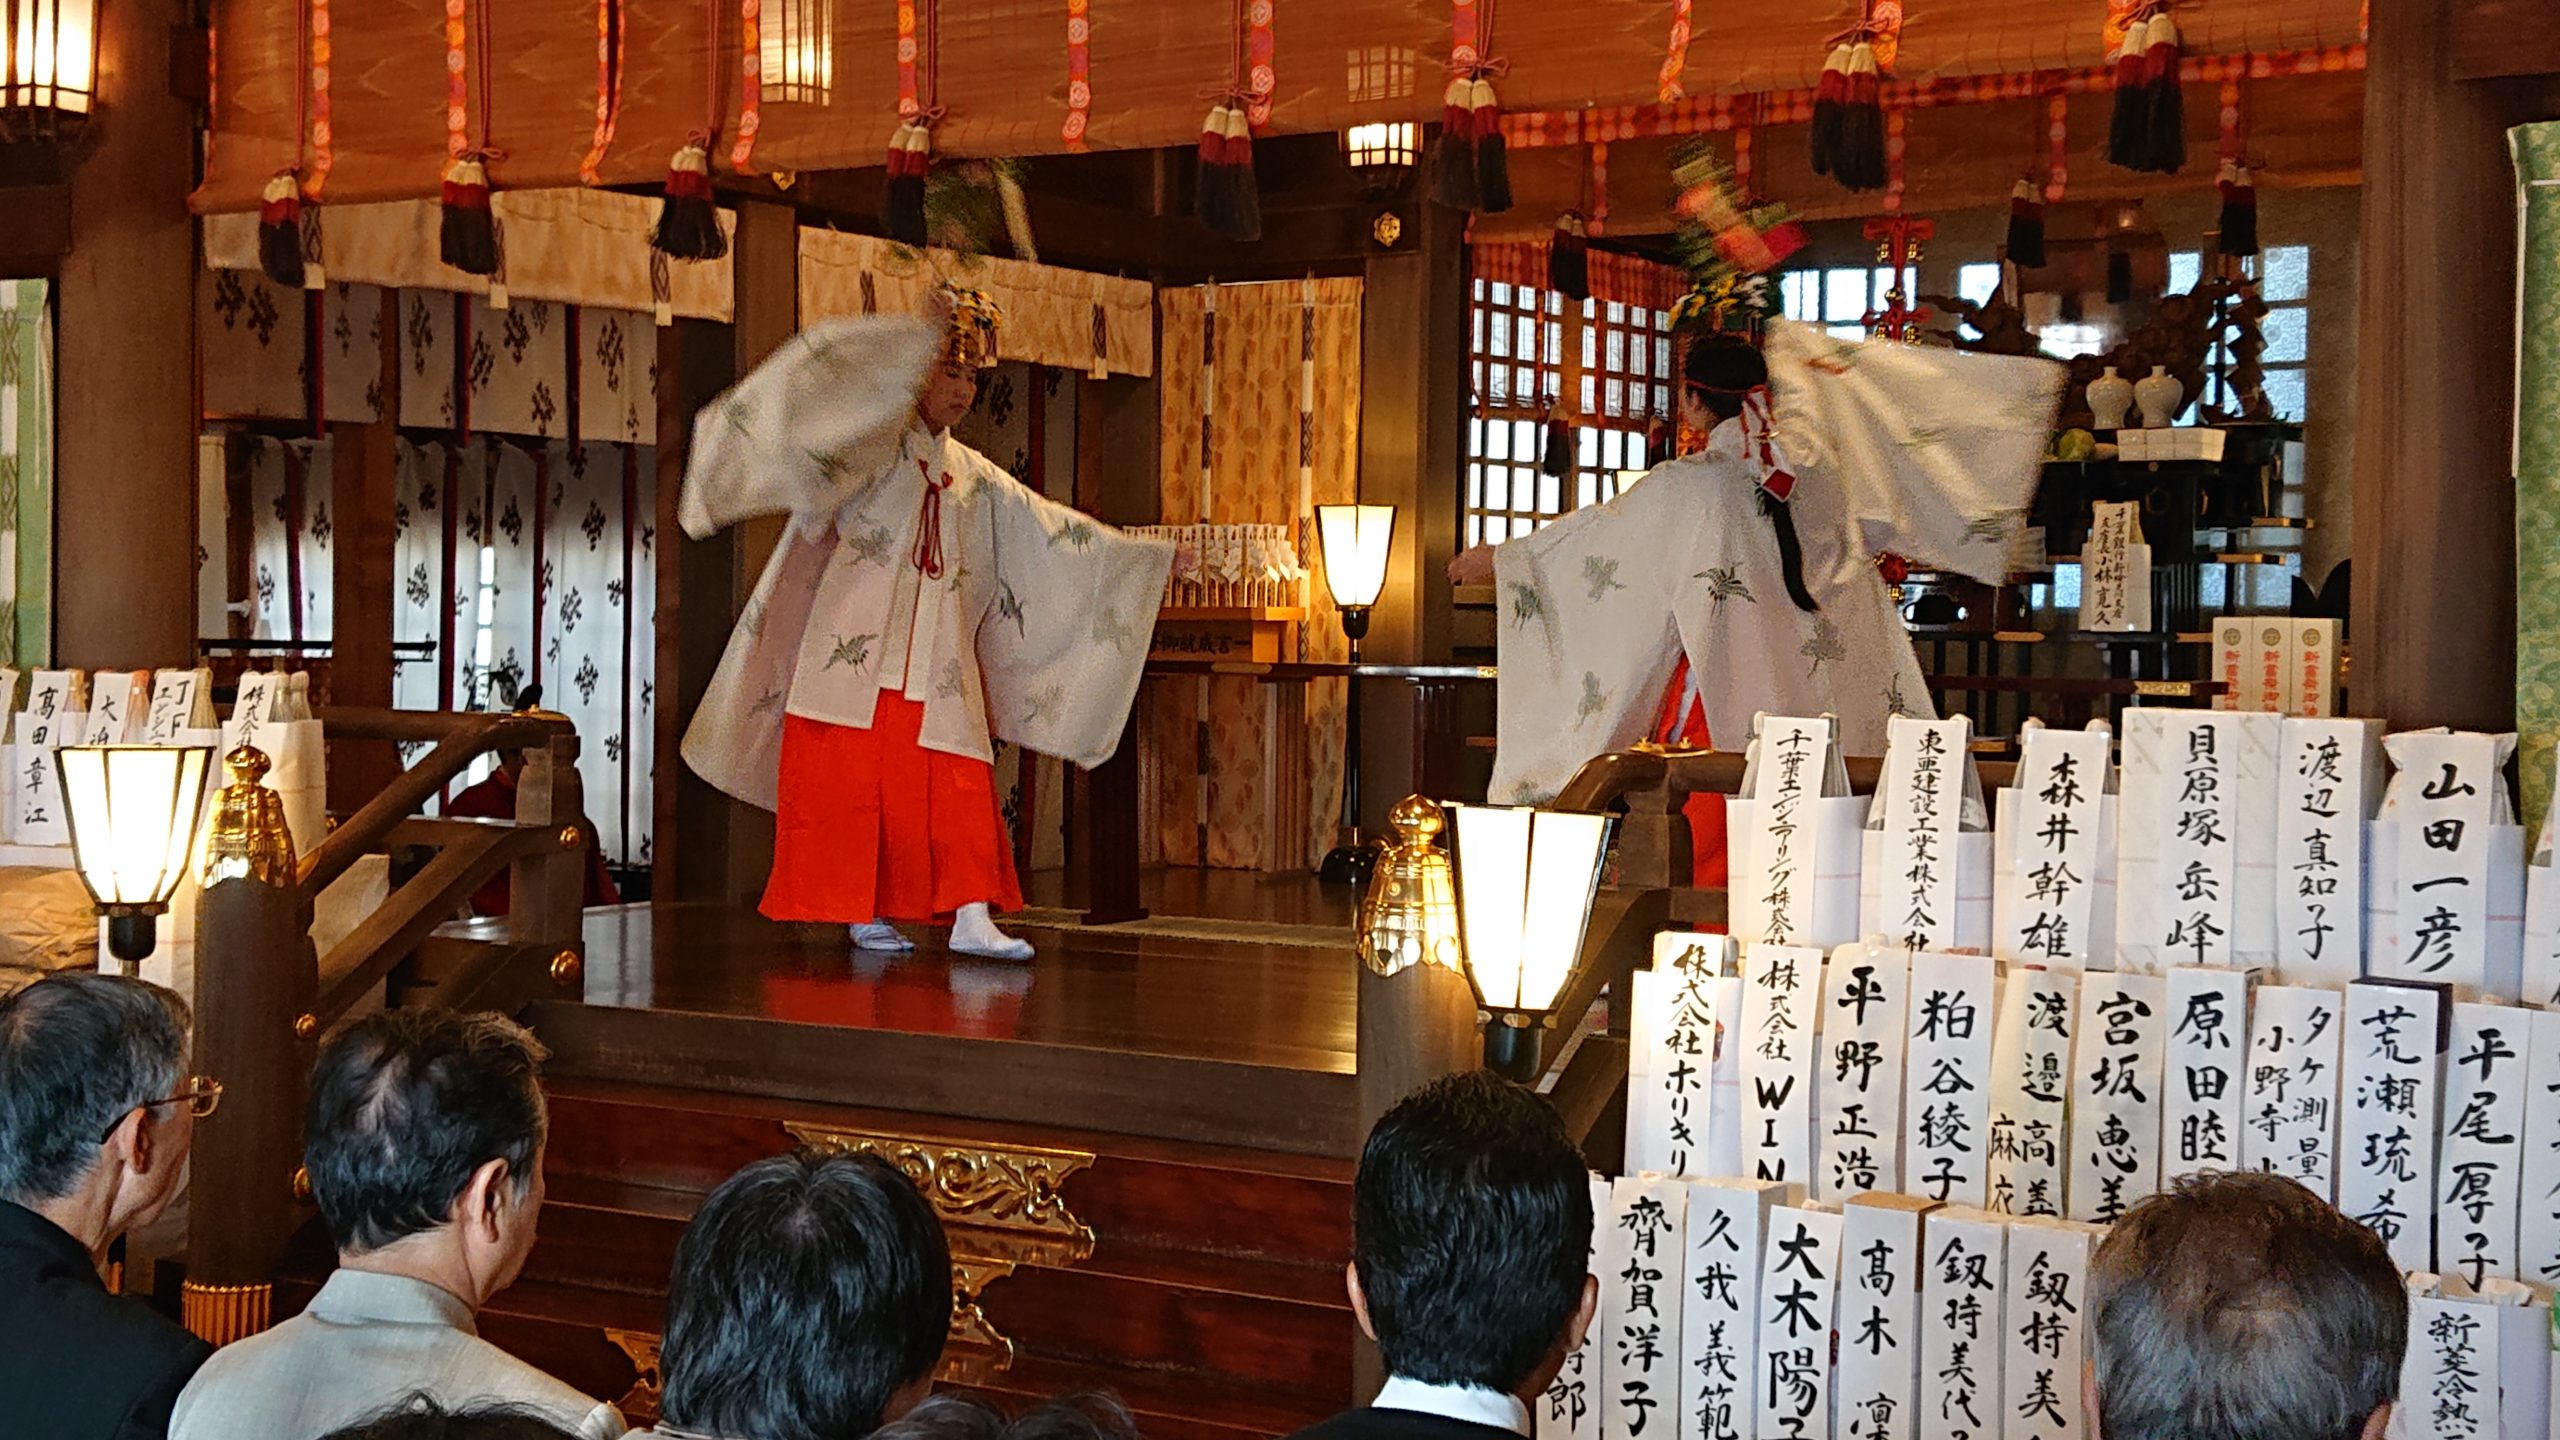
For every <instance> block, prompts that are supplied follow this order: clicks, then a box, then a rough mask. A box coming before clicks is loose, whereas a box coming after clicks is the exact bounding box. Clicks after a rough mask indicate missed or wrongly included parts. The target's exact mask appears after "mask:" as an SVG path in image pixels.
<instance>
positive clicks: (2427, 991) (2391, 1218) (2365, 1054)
mask: <svg viewBox="0 0 2560 1440" xmlns="http://www.w3.org/2000/svg"><path fill="white" fill-rule="evenodd" d="M2446 1004H2447V994H2446V987H2445V986H2442V985H2422V984H2415V983H2406V982H2399V981H2389V980H2360V981H2357V982H2355V983H2354V984H2351V985H2349V986H2348V987H2347V1000H2346V1021H2345V1030H2346V1033H2345V1035H2344V1037H2343V1039H2342V1041H2341V1044H2342V1045H2343V1047H2344V1066H2345V1071H2346V1073H2345V1077H2344V1080H2343V1082H2342V1087H2343V1088H2342V1093H2341V1100H2342V1108H2343V1114H2341V1116H2340V1117H2339V1124H2340V1129H2341V1135H2340V1138H2339V1143H2338V1208H2339V1209H2340V1210H2343V1211H2345V1212H2346V1213H2347V1215H2348V1216H2350V1217H2351V1218H2353V1219H2356V1220H2360V1221H2362V1222H2363V1223H2364V1225H2365V1227H2366V1228H2367V1229H2370V1230H2372V1231H2373V1232H2374V1233H2375V1234H2377V1235H2379V1236H2381V1237H2382V1243H2383V1244H2384V1245H2385V1246H2387V1247H2389V1249H2390V1251H2391V1260H2392V1263H2393V1264H2395V1265H2398V1266H2399V1267H2400V1268H2401V1269H2403V1270H2433V1269H2435V1268H2436V1264H2435V1222H2436V1212H2435V1207H2434V1205H2433V1204H2431V1203H2430V1201H2431V1198H2432V1197H2431V1196H2430V1195H2429V1194H2428V1187H2429V1186H2430V1185H2431V1184H2433V1183H2434V1178H2435V1173H2436V1116H2437V1107H2438V1105H2439V1103H2440V1102H2441V1100H2442V1098H2443V1085H2444V1043H2443V1038H2442V1037H2443V1035H2444V1027H2445V1021H2446V1013H2445V1011H2446Z"/></svg>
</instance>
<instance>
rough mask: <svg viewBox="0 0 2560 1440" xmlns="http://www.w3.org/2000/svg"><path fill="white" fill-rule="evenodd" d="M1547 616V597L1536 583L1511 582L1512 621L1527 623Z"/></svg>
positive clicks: (1520, 623)
mask: <svg viewBox="0 0 2560 1440" xmlns="http://www.w3.org/2000/svg"><path fill="white" fill-rule="evenodd" d="M1546 618H1547V597H1546V595H1545V594H1544V593H1543V592H1541V591H1540V590H1539V588H1538V587H1537V586H1535V585H1530V584H1524V583H1522V582H1520V581H1517V580H1514V581H1513V582H1511V623H1512V624H1513V625H1514V626H1519V625H1526V624H1528V623H1529V622H1530V621H1532V620H1544V619H1546Z"/></svg>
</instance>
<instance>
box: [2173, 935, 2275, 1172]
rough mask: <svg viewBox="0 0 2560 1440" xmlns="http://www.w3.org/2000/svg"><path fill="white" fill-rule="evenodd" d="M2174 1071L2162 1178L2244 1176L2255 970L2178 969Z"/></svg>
mask: <svg viewBox="0 0 2560 1440" xmlns="http://www.w3.org/2000/svg"><path fill="white" fill-rule="evenodd" d="M2167 979H2168V987H2169V1009H2168V1021H2169V1070H2168V1074H2167V1076H2166V1077H2165V1078H2164V1079H2163V1081H2162V1082H2161V1096H2160V1151H2161V1178H2162V1179H2164V1180H2175V1179H2177V1178H2179V1177H2180V1176H2182V1175H2192V1174H2195V1173H2196V1172H2198V1171H2202V1170H2237V1169H2239V1168H2240V1130H2241V1126H2242V1124H2243V1123H2244V1117H2245V1114H2246V1111H2245V1110H2244V1109H2243V1090H2244V1088H2245V1085H2244V1082H2245V1079H2246V1077H2245V1076H2244V1075H2243V1073H2242V1071H2243V1067H2245V1066H2246V1065H2247V1064H2248V1060H2249V991H2250V987H2252V986H2253V985H2255V984H2256V983H2257V972H2256V971H2254V970H2202V969H2198V968H2196V967H2195V966H2192V965H2178V966H2173V967H2171V968H2170V970H2169V974H2168V977H2167Z"/></svg>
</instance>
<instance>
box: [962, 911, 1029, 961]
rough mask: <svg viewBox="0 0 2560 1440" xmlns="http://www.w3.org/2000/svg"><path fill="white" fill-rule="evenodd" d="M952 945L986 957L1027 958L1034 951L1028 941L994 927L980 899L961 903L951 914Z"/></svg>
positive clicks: (1000, 958)
mask: <svg viewBox="0 0 2560 1440" xmlns="http://www.w3.org/2000/svg"><path fill="white" fill-rule="evenodd" d="M951 948H952V949H953V950H955V951H958V952H959V953H960V954H963V955H979V956H983V957H985V958H987V959H989V960H1028V959H1030V958H1031V956H1032V953H1033V952H1032V948H1031V942H1030V941H1028V940H1024V939H1021V938H1019V937H1017V936H1013V935H1007V934H1006V933H1004V932H1003V931H1001V930H999V929H997V928H996V922H995V919H994V917H993V916H991V915H990V914H988V913H987V907H986V904H985V903H984V902H983V901H982V902H980V903H978V904H975V905H963V906H961V907H960V913H959V914H957V915H954V916H953V917H952V922H951Z"/></svg>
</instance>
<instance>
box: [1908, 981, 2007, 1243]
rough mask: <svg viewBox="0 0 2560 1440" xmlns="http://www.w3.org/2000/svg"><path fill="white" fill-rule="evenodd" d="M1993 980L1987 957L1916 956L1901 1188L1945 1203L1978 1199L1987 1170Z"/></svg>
mask: <svg viewBox="0 0 2560 1440" xmlns="http://www.w3.org/2000/svg"><path fill="white" fill-rule="evenodd" d="M1994 983H1995V962H1994V961H1993V960H1992V959H1991V957H1990V956H1988V955H1941V954H1936V953H1933V952H1930V951H1922V952H1920V953H1919V954H1917V955H1914V956H1912V957H1911V1005H1910V1020H1909V1024H1910V1037H1911V1038H1910V1048H1909V1056H1910V1060H1909V1065H1908V1068H1907V1071H1906V1076H1905V1085H1906V1087H1907V1089H1908V1093H1907V1094H1906V1095H1905V1096H1904V1098H1903V1113H1904V1116H1905V1119H1904V1122H1903V1132H1902V1139H1903V1151H1904V1159H1905V1164H1906V1165H1907V1166H1908V1167H1909V1173H1908V1174H1907V1175H1906V1176H1905V1178H1904V1180H1903V1186H1904V1188H1905V1189H1906V1190H1909V1191H1910V1192H1911V1193H1913V1194H1918V1195H1926V1196H1928V1197H1929V1198H1930V1199H1932V1200H1935V1201H1937V1202H1939V1203H1940V1204H1953V1205H1979V1204H1981V1203H1982V1200H1983V1195H1984V1189H1985V1185H1986V1182H1987V1178H1988V1176H1989V1173H1990V1166H1989V1154H1990V1147H1989V1144H1988V1141H1987V1140H1986V1138H1985V1136H1984V1134H1983V1132H1984V1130H1985V1129H1986V1128H1987V1126H1988V1123H1989V1111H1990V1106H1991V1094H1990V1080H1991V1073H1992V1066H1991V1040H1992V1033H1991V1032H1992V1026H1991V1022H1992V1019H1993V1015H1992V995H1993V989H1994Z"/></svg>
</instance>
